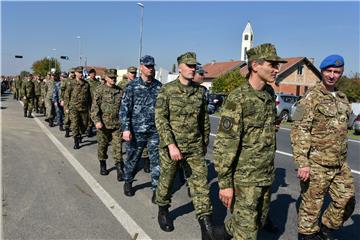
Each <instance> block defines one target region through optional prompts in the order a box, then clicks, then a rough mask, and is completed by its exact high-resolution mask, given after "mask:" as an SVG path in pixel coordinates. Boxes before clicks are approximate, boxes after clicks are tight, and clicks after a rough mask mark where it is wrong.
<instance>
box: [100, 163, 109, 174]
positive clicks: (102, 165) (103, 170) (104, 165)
mask: <svg viewBox="0 0 360 240" xmlns="http://www.w3.org/2000/svg"><path fill="white" fill-rule="evenodd" d="M99 162H100V175H103V176H105V175H108V174H109V171H108V170H107V169H106V161H105V160H100V161H99Z"/></svg>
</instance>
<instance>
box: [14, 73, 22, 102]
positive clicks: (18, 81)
mask: <svg viewBox="0 0 360 240" xmlns="http://www.w3.org/2000/svg"><path fill="white" fill-rule="evenodd" d="M21 82H22V81H21V78H20V76H19V77H17V78H16V80H15V94H14V95H16V100H19V99H21Z"/></svg>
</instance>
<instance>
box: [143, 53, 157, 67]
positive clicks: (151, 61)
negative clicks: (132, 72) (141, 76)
mask: <svg viewBox="0 0 360 240" xmlns="http://www.w3.org/2000/svg"><path fill="white" fill-rule="evenodd" d="M140 64H142V65H155V59H154V58H153V57H152V56H149V55H145V56H143V57H142V58H140Z"/></svg>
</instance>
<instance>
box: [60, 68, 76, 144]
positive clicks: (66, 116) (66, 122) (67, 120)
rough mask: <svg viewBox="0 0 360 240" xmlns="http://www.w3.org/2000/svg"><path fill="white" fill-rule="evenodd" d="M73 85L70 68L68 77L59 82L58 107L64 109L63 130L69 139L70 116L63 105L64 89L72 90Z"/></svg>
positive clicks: (73, 76)
mask: <svg viewBox="0 0 360 240" xmlns="http://www.w3.org/2000/svg"><path fill="white" fill-rule="evenodd" d="M74 83H75V70H74V69H73V68H71V69H70V70H69V77H68V78H65V79H64V81H62V82H61V86H60V93H61V94H60V105H61V106H62V107H63V108H64V128H65V137H66V138H68V137H70V114H69V111H68V110H69V109H66V107H65V106H68V104H65V92H66V89H68V88H72V87H73V84H74Z"/></svg>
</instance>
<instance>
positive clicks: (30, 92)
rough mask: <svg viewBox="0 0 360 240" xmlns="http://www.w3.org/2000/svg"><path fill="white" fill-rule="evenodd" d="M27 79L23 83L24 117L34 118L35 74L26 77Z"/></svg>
mask: <svg viewBox="0 0 360 240" xmlns="http://www.w3.org/2000/svg"><path fill="white" fill-rule="evenodd" d="M26 78H27V79H26V81H25V82H24V83H23V84H22V96H23V101H24V117H28V118H32V116H31V112H32V110H33V107H34V98H35V85H34V82H33V75H32V74H30V75H29V76H28V77H26Z"/></svg>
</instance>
